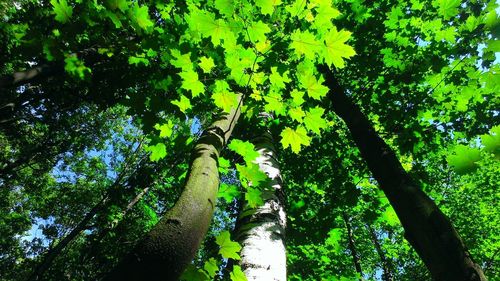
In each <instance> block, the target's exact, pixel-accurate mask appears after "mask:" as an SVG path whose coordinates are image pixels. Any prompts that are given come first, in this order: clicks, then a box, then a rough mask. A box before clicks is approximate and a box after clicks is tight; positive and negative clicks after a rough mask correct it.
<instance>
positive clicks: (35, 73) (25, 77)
mask: <svg viewBox="0 0 500 281" xmlns="http://www.w3.org/2000/svg"><path fill="white" fill-rule="evenodd" d="M62 73H64V64H63V63H53V64H42V65H39V66H36V67H33V68H31V69H28V70H24V71H18V72H15V73H12V74H10V75H4V76H1V77H0V90H1V89H3V88H9V87H16V86H21V85H24V84H26V83H32V82H37V81H40V80H42V79H44V78H48V77H50V76H54V75H59V74H62Z"/></svg>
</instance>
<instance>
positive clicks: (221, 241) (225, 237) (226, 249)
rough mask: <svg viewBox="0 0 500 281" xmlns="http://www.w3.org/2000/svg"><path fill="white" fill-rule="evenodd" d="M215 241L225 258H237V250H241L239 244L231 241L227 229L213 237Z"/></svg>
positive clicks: (238, 256)
mask: <svg viewBox="0 0 500 281" xmlns="http://www.w3.org/2000/svg"><path fill="white" fill-rule="evenodd" d="M215 243H217V245H219V247H220V249H219V253H220V254H221V255H222V257H223V258H225V259H234V260H239V259H240V255H238V252H239V251H240V250H241V246H240V244H238V243H237V242H233V241H231V238H230V234H229V231H227V230H225V231H222V232H221V233H220V234H219V235H218V236H217V237H215Z"/></svg>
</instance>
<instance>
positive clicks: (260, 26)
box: [247, 21, 271, 43]
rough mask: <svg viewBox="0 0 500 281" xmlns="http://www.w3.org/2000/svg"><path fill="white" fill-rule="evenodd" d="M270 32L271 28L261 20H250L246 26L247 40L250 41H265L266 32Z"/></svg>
mask: <svg viewBox="0 0 500 281" xmlns="http://www.w3.org/2000/svg"><path fill="white" fill-rule="evenodd" d="M269 32H271V29H270V28H269V26H267V24H265V23H263V22H262V21H258V22H252V23H251V24H250V26H248V28H247V35H248V37H250V38H248V40H249V41H250V42H253V43H256V42H265V41H266V40H267V38H266V33H269Z"/></svg>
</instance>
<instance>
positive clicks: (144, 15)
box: [130, 3, 154, 30]
mask: <svg viewBox="0 0 500 281" xmlns="http://www.w3.org/2000/svg"><path fill="white" fill-rule="evenodd" d="M130 15H131V18H132V19H134V21H135V22H136V23H137V25H138V26H139V27H140V28H142V29H144V30H147V29H148V28H150V27H153V26H154V23H153V22H152V21H151V19H150V18H149V9H148V6H141V7H139V5H138V4H137V3H135V5H134V6H133V7H132V9H131V10H130Z"/></svg>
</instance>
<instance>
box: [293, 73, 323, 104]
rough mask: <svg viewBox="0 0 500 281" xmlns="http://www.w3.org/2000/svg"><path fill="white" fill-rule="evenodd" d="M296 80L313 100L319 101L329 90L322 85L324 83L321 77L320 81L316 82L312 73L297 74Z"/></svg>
mask: <svg viewBox="0 0 500 281" xmlns="http://www.w3.org/2000/svg"><path fill="white" fill-rule="evenodd" d="M297 79H298V80H299V82H300V86H301V87H302V88H304V89H305V90H307V95H308V96H309V97H311V98H313V99H315V100H320V99H321V98H322V97H324V96H326V94H327V93H328V91H329V88H328V87H326V86H324V85H323V84H322V83H323V81H324V78H323V77H322V76H321V78H320V80H317V79H316V77H314V75H313V74H312V73H305V74H302V73H298V77H297Z"/></svg>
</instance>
